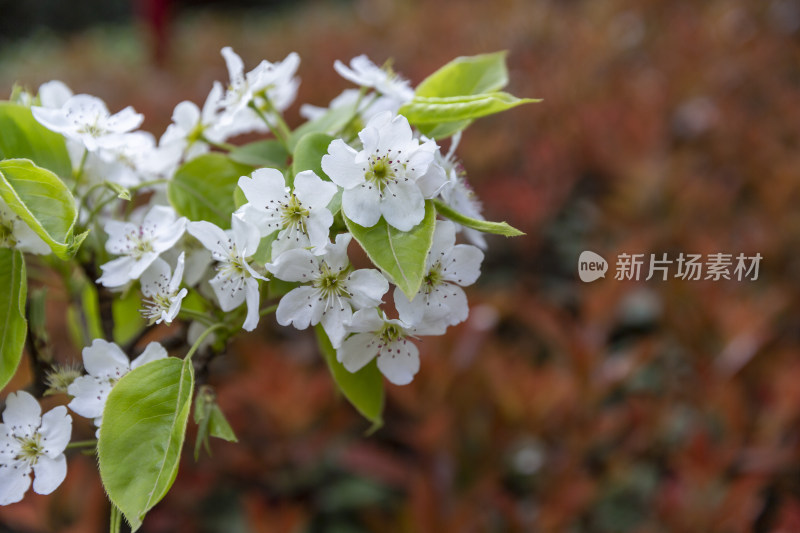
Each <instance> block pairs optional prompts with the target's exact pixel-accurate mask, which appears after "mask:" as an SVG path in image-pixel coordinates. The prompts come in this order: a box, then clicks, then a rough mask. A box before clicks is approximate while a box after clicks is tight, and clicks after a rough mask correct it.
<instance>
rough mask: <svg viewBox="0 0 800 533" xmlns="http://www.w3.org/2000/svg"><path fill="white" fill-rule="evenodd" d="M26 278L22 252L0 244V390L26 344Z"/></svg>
mask: <svg viewBox="0 0 800 533" xmlns="http://www.w3.org/2000/svg"><path fill="white" fill-rule="evenodd" d="M27 292H28V280H27V278H26V277H25V259H24V258H23V256H22V252H20V251H19V250H12V249H10V248H0V295H2V296H0V390H2V389H3V387H5V386H6V385H7V384H8V382H9V381H11V378H12V377H14V374H15V373H16V371H17V367H18V366H19V362H20V360H21V359H22V350H23V348H24V347H25V337H26V334H27V333H28V321H27V320H25V300H26V298H27Z"/></svg>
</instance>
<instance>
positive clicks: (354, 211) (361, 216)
mask: <svg viewBox="0 0 800 533" xmlns="http://www.w3.org/2000/svg"><path fill="white" fill-rule="evenodd" d="M420 196H421V195H420ZM342 210H343V211H344V214H345V215H347V218H349V219H350V220H352V221H353V222H355V223H356V224H358V225H360V226H364V227H366V228H370V227H372V226H374V225H375V224H377V223H378V220H380V218H381V204H380V192H378V189H377V188H376V187H374V186H372V185H368V184H366V183H362V184H361V185H360V186H358V187H355V188H353V189H345V190H344V192H343V193H342ZM423 216H424V213H423Z"/></svg>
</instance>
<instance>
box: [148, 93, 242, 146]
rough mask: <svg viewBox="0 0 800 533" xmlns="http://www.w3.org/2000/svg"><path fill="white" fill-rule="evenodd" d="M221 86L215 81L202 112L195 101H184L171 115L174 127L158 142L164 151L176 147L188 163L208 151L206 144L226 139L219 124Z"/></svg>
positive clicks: (168, 128) (169, 128) (171, 125)
mask: <svg viewBox="0 0 800 533" xmlns="http://www.w3.org/2000/svg"><path fill="white" fill-rule="evenodd" d="M222 95H223V90H222V85H221V84H220V83H219V82H215V83H214V85H213V86H212V88H211V92H209V93H208V97H206V101H205V103H204V104H203V109H202V110H200V108H198V107H197V105H196V104H195V103H194V102H189V101H183V102H180V103H179V104H178V105H176V106H175V110H174V111H173V112H172V124H170V125H169V126H167V130H166V131H165V132H164V134H163V135H162V136H161V139H160V140H159V141H158V145H159V146H160V147H162V148H173V149H174V150H175V152H177V153H178V154H180V155H179V157H178V158H179V159H180V158H181V156H182V157H184V158H185V159H186V160H187V161H188V160H190V159H194V158H195V157H197V156H198V155H201V154H204V153H206V152H208V150H209V145H208V142H207V141H213V142H221V141H224V140H225V138H226V137H227V136H226V135H225V133H224V132H223V130H222V128H221V127H220V125H219V120H220V115H219V112H218V109H219V105H220V102H221V101H222Z"/></svg>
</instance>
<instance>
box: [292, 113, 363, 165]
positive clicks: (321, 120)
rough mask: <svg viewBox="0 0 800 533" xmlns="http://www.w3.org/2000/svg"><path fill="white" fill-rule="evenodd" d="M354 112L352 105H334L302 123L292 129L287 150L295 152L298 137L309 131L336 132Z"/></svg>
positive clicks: (300, 137)
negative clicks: (320, 114) (316, 116)
mask: <svg viewBox="0 0 800 533" xmlns="http://www.w3.org/2000/svg"><path fill="white" fill-rule="evenodd" d="M355 112H356V107H355V106H354V105H353V106H349V105H346V106H342V107H336V108H333V109H329V110H328V111H326V112H325V114H324V115H322V116H320V117H318V118H316V119H314V120H309V121H308V122H306V123H305V124H302V125H301V126H300V127H298V128H297V129H296V130H294V131H293V132H292V135H291V136H290V137H289V150H291V151H292V153H295V151H296V147H297V144H298V143H299V142H300V139H302V138H303V137H305V136H306V135H308V134H309V133H328V134H335V133H338V132H339V131H340V130H341V129H342V128H344V127H345V126H346V125H347V123H348V122H350V120H352V119H353V117H354V116H355Z"/></svg>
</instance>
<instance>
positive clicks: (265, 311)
mask: <svg viewBox="0 0 800 533" xmlns="http://www.w3.org/2000/svg"><path fill="white" fill-rule="evenodd" d="M276 309H278V304H275V305H270V306H269V307H265V308H263V309H260V310H259V311H258V316H265V315H269V314H270V313H274V312H275V310H276Z"/></svg>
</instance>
